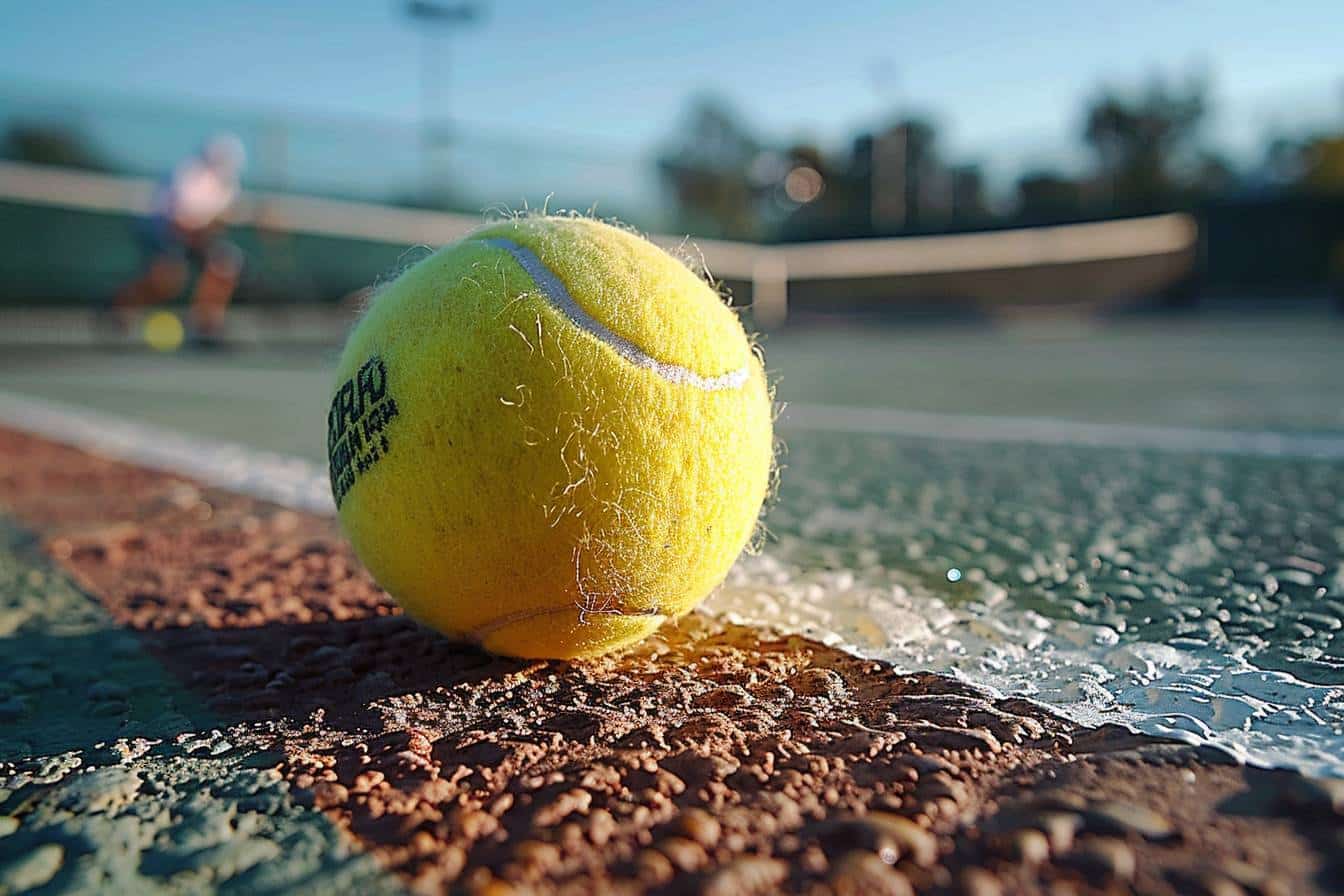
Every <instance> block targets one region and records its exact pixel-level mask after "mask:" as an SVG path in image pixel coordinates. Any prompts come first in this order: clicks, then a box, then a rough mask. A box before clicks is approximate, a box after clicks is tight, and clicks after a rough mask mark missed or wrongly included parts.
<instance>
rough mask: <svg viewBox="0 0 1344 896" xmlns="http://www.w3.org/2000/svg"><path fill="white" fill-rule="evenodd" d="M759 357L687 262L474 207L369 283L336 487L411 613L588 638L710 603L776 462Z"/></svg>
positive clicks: (564, 649)
mask: <svg viewBox="0 0 1344 896" xmlns="http://www.w3.org/2000/svg"><path fill="white" fill-rule="evenodd" d="M771 420H772V411H771V400H770V396H769V391H768V389H767V385H766V380H765V375H764V371H763V370H762V367H761V364H760V361H759V359H758V358H757V357H756V356H755V354H754V353H753V351H752V346H751V344H750V343H749V342H748V340H747V337H746V335H745V334H744V332H743V329H742V325H741V323H740V322H739V321H738V319H737V316H736V315H735V314H734V313H733V311H732V310H731V309H730V308H728V307H727V306H726V305H725V304H724V303H723V301H722V300H721V299H720V297H719V295H718V294H717V293H716V292H715V291H714V290H713V289H712V288H710V286H709V285H708V284H707V283H706V282H705V281H704V280H702V279H701V278H700V277H699V276H697V275H696V274H695V273H694V272H692V271H691V270H690V268H688V267H687V266H686V265H685V264H683V263H682V262H680V261H678V260H677V259H675V258H673V257H672V256H670V255H668V254H667V253H665V252H663V251H662V250H661V249H659V248H657V247H655V246H654V245H653V244H651V243H649V242H647V241H645V240H643V239H641V238H640V237H637V236H635V235H633V234H630V233H627V232H626V231H624V230H620V229H618V228H615V227H612V226H609V225H606V224H602V223H599V222H597V221H593V220H589V219H584V218H572V217H524V218H519V219H516V220H511V221H507V222H504V223H500V224H496V225H493V226H489V227H486V228H484V229H482V230H480V231H478V232H476V233H474V234H472V235H471V236H469V237H467V238H466V239H464V240H462V241H461V242H459V243H456V244H454V245H452V246H449V247H448V248H446V249H444V250H442V251H440V252H439V253H437V254H435V255H433V256H431V257H429V258H426V259H425V260H423V261H421V262H420V263H418V264H416V265H415V266H414V267H412V268H410V269H409V270H407V271H406V272H405V273H404V274H402V275H401V276H400V277H398V278H397V279H396V280H395V281H394V282H392V283H391V284H390V285H389V286H387V287H386V288H385V289H383V290H381V291H380V292H379V293H378V294H377V295H376V296H375V298H374V300H373V302H372V304H371V305H370V307H369V309H368V311H367V312H366V313H365V315H364V317H363V318H362V319H361V321H360V322H359V324H358V325H357V326H356V327H355V329H354V331H353V333H352V334H351V336H350V339H349V341H348V343H347V344H346V347H345V351H344V353H343V354H342V357H341V361H340V367H339V371H338V375H337V378H336V389H335V396H334V398H333V399H332V403H331V410H330V414H329V417H328V453H329V458H330V465H331V483H332V493H333V495H334V497H335V499H336V504H337V507H338V508H339V513H340V518H341V523H342V525H343V527H344V529H345V531H346V532H347V533H348V535H349V536H350V539H351V541H352V542H353V544H354V547H355V550H356V552H357V553H358V555H359V557H360V559H361V560H362V561H363V562H364V564H365V565H366V566H367V567H368V568H369V570H370V571H371V572H372V573H373V575H374V577H375V578H376V579H377V580H378V582H379V583H380V584H381V585H382V586H383V587H384V588H386V589H387V591H388V592H389V593H391V594H392V596H393V597H394V598H396V600H397V601H398V602H399V603H400V604H401V605H402V606H403V607H404V608H405V609H406V610H407V612H409V613H410V614H411V615H412V616H414V617H416V618H417V619H419V620H421V621H422V622H425V623H426V624H428V625H431V626H433V627H435V628H437V629H439V630H441V631H443V632H446V633H449V634H451V635H454V636H459V637H462V638H466V639H470V640H472V641H475V642H478V643H480V644H482V645H484V647H485V648H486V649H489V650H492V651H495V652H498V653H505V654H511V655H515V656H523V657H560V658H568V657H581V656H592V655H596V654H600V653H603V652H605V651H607V650H611V649H613V648H616V647H619V646H621V645H625V644H629V643H631V642H634V641H636V640H638V639H640V638H642V637H644V636H645V635H647V634H649V633H650V632H652V631H653V630H654V629H656V628H657V627H658V626H659V625H660V624H661V623H662V622H663V621H664V620H666V619H668V618H672V617H676V616H679V615H681V614H683V613H685V612H687V611H688V610H690V609H691V608H692V607H694V606H695V605H696V604H697V603H699V601H700V600H701V599H703V598H704V597H705V596H706V595H707V594H708V593H709V592H710V591H711V590H712V589H713V588H714V587H715V586H716V585H717V584H718V583H719V582H720V581H722V579H723V578H724V576H725V575H726V574H727V572H728V569H729V568H730V567H731V565H732V563H733V561H734V559H735V558H736V557H737V555H738V553H739V552H740V551H741V550H742V548H743V546H744V545H745V544H746V543H747V541H748V540H749V539H750V537H751V535H752V533H753V531H754V529H755V526H756V521H757V516H758V514H759V512H760V508H761V504H762V501H763V499H764V498H765V494H766V490H767V486H768V482H769V479H770V471H771V465H772V460H773V444H772V442H773V440H772V435H771Z"/></svg>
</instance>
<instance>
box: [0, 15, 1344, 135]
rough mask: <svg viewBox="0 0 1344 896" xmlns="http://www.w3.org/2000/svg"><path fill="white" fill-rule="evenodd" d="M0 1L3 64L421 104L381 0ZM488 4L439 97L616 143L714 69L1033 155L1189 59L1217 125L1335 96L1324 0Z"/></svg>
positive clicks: (1335, 63) (313, 106) (1339, 22)
mask: <svg viewBox="0 0 1344 896" xmlns="http://www.w3.org/2000/svg"><path fill="white" fill-rule="evenodd" d="M0 2H3V6H4V7H5V8H4V12H3V18H4V19H5V20H6V27H5V28H4V29H3V30H2V31H0V86H3V83H4V82H27V83H38V84H53V85H69V86H73V87H76V88H79V89H84V88H87V89H96V90H101V91H108V90H110V91H115V92H119V93H122V92H124V93H127V94H131V95H137V96H148V97H158V98H172V99H189V100H192V101H197V100H202V101H206V102H222V103H237V104H243V105H252V104H265V105H268V106H272V107H280V108H282V109H295V110H301V111H306V112H312V113H319V114H324V115H325V114H333V115H336V116H347V115H348V116H355V117H366V116H367V117H379V118H391V119H399V120H405V121H414V120H415V119H416V118H417V116H418V114H419V109H420V92H419V77H420V70H421V69H420V67H421V49H422V47H421V43H420V40H419V38H418V35H417V33H416V32H415V31H414V30H413V29H412V27H411V26H410V25H409V24H408V23H407V22H406V21H405V19H404V17H403V16H401V15H400V4H398V3H395V2H393V0H363V2H353V0H324V2H319V0H270V2H256V0H235V2H230V3H184V2H181V0H145V2H135V0H124V2H107V3H102V2H100V3H93V2H88V3H73V2H61V0H49V2H43V3H20V2H18V0H0ZM484 2H485V4H486V6H487V7H488V13H487V16H486V18H485V21H484V22H483V23H482V24H480V25H478V26H476V27H474V28H472V29H471V30H469V31H465V32H462V33H460V34H457V35H455V36H454V37H452V38H451V39H450V40H449V41H448V43H447V46H448V48H449V59H448V67H447V77H448V90H449V93H448V98H449V101H450V106H451V112H452V115H453V116H454V118H455V119H457V120H458V121H461V122H463V123H464V125H466V126H468V127H470V126H476V127H482V128H489V129H491V130H493V131H496V132H501V133H506V134H516V135H527V134H529V133H536V134H539V135H570V136H572V137H573V138H576V139H579V140H581V141H584V142H586V143H591V144H595V145H597V146H605V147H610V148H612V149H616V150H621V151H628V150H639V149H644V148H647V147H648V146H649V145H650V144H652V143H653V142H654V141H656V140H657V139H658V138H660V137H661V136H662V135H664V134H665V133H667V132H668V131H669V129H671V127H672V126H673V124H674V122H675V120H676V118H677V115H678V113H679V112H680V111H681V109H682V108H683V106H684V103H685V101H686V99H687V97H688V96H689V95H691V94H692V93H694V92H697V91H701V90H712V91H715V92H717V93H720V94H722V95H724V96H726V97H727V98H729V99H730V100H731V101H733V102H734V103H735V104H736V105H737V106H738V107H739V108H740V109H741V111H742V112H743V114H744V116H745V117H746V118H747V119H748V120H749V121H750V122H751V123H752V124H753V125H755V126H756V127H758V128H759V129H761V130H762V131H763V132H765V133H766V134H768V135H772V136H776V137H780V138H791V137H795V136H806V137H810V138H813V139H819V140H821V141H823V142H829V143H832V144H835V143H837V142H839V141H841V140H843V139H844V138H846V137H847V136H848V135H849V134H851V133H852V132H854V131H855V130H856V129H858V128H861V127H863V126H865V125H868V124H871V123H872V122H874V121H876V120H878V119H881V118H884V117H887V116H886V113H887V112H889V110H891V109H893V108H917V109H922V110H928V111H932V112H934V113H936V116H937V118H938V120H939V121H940V122H941V124H942V125H943V127H944V129H945V131H946V133H947V135H948V139H949V142H950V144H951V146H952V148H953V149H954V150H956V151H957V152H958V153H961V154H964V155H968V156H972V157H977V158H986V159H992V158H993V157H994V156H995V155H996V153H1009V154H1013V155H1022V154H1023V153H1024V152H1025V153H1028V154H1029V153H1030V152H1031V151H1032V149H1031V148H1032V147H1033V146H1040V147H1043V148H1048V147H1050V146H1052V145H1057V144H1060V143H1064V142H1067V139H1068V138H1069V137H1070V136H1071V135H1073V134H1075V133H1076V131H1077V118H1078V114H1079V108H1080V104H1081V102H1082V100H1083V98H1084V97H1085V96H1087V95H1088V94H1089V93H1090V92H1091V91H1092V90H1093V89H1094V88H1095V86H1096V85H1097V84H1098V83H1100V82H1104V81H1105V82H1115V83H1129V82H1134V81H1137V80H1139V79H1141V78H1143V77H1144V76H1145V75H1146V74H1147V73H1149V72H1152V71H1154V70H1164V71H1167V72H1170V73H1177V74H1179V73H1181V72H1184V71H1188V70H1190V69H1191V67H1194V66H1203V67H1204V68H1206V69H1207V70H1208V72H1209V73H1210V75H1211V76H1212V79H1213V83H1214V85H1215V96H1216V98H1217V100H1218V101H1219V103H1220V105H1221V106H1222V108H1223V114H1222V115H1221V116H1220V117H1219V118H1218V119H1216V128H1217V130H1218V132H1219V134H1220V136H1224V137H1226V138H1227V140H1228V141H1230V142H1233V143H1235V142H1237V141H1239V140H1240V141H1245V142H1249V141H1250V139H1251V138H1253V137H1254V136H1257V135H1258V134H1259V133H1261V132H1262V131H1263V130H1264V129H1265V128H1266V127H1267V126H1269V125H1270V124H1272V123H1274V122H1276V121H1277V122H1278V123H1281V124H1284V125H1288V126H1291V125H1293V124H1295V123H1296V122H1297V121H1299V120H1301V119H1304V118H1313V117H1314V118H1320V117H1322V116H1324V115H1326V114H1327V113H1336V114H1338V116H1339V117H1340V118H1344V113H1340V112H1339V110H1344V49H1341V48H1344V4H1341V3H1340V0H1319V2H1315V0H1312V2H1297V3H1289V2H1278V3H1265V2H1263V0H1259V2H1244V0H1222V2H1216V0H1165V2H1149V0H1136V2H1130V3H1096V4H1080V3H1077V2H1059V0H1037V2H1031V3H1028V2H982V3H970V2H959V0H950V2H899V0H892V2H886V3H877V2H856V0H830V2H824V3H816V2H797V0H773V2H768V3H757V2H751V3H748V2H732V0H719V2H701V0H685V2H659V3H634V2H592V3H582V2H562V0H549V2H534V0H484ZM1087 6H1091V7H1093V8H1091V9H1086V10H1084V9H1083V7H1087ZM1080 10H1081V11H1080Z"/></svg>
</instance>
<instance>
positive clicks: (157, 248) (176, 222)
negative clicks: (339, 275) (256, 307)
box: [112, 134, 245, 343]
mask: <svg viewBox="0 0 1344 896" xmlns="http://www.w3.org/2000/svg"><path fill="white" fill-rule="evenodd" d="M244 160H245V154H244V151H243V145H242V143H241V142H239V140H238V138H237V137H234V136H233V135H231V134H223V135H219V136H216V137H212V138H211V139H210V140H209V141H207V142H206V144H205V145H204V146H203V147H202V148H201V150H200V152H199V153H197V154H196V155H194V156H192V157H191V158H189V159H187V160H185V161H183V162H182V163H181V164H179V165H178V166H177V168H176V170H174V171H173V174H172V177H171V178H169V179H168V180H167V181H165V182H164V183H163V184H161V185H160V186H159V188H158V189H157V190H156V191H155V194H154V200H153V203H152V205H151V207H150V213H149V217H148V218H146V219H145V221H144V222H143V227H142V231H141V234H140V238H141V245H142V248H143V251H144V263H143V267H142V269H141V272H140V273H139V274H138V275H137V276H136V278H135V279H134V280H132V281H131V282H130V283H128V284H126V286H124V287H122V289H121V290H120V291H119V292H118V293H117V294H116V296H115V298H114V299H113V300H112V310H113V312H114V313H115V314H116V315H117V316H118V317H119V318H124V316H125V315H126V314H127V313H129V312H130V311H131V310H132V309H134V308H139V307H143V306H145V305H152V304H157V303H160V302H166V301H169V300H170V299H172V298H174V297H175V296H176V295H177V294H178V293H179V292H181V290H182V286H183V284H184V283H185V282H186V279H187V274H188V272H189V269H188V263H191V264H194V265H196V266H197V267H198V268H199V269H200V276H199V277H198V278H197V280H196V288H195V290H194V292H193V293H192V297H191V315H190V318H189V323H190V326H191V330H192V333H193V336H194V337H195V338H196V339H197V340H198V341H200V342H204V343H213V342H215V341H217V340H218V338H219V336H220V333H221V331H222V329H223V325H224V312H225V311H226V310H227V309H228V307H229V300H230V299H232V298H233V291H234V288H235V287H236V286H237V285H238V275H239V274H240V273H241V271H242V266H243V255H242V252H240V251H239V249H238V247H237V246H235V245H234V244H233V243H231V242H229V241H228V240H227V239H226V238H225V236H224V215H225V214H226V213H227V212H228V210H229V209H230V208H231V207H232V206H233V204H234V202H235V201H237V199H238V192H239V184H238V176H239V174H240V173H241V171H242V168H243V164H244Z"/></svg>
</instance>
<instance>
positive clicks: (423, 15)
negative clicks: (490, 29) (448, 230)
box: [404, 0, 481, 200]
mask: <svg viewBox="0 0 1344 896" xmlns="http://www.w3.org/2000/svg"><path fill="white" fill-rule="evenodd" d="M404 9H405V12H406V16H407V17H408V18H409V19H410V20H411V21H412V22H413V23H414V24H416V25H417V26H419V27H420V28H421V33H422V34H423V35H424V39H423V41H422V42H421V44H420V62H421V65H420V141H421V147H420V151H421V166H422V171H421V178H422V180H423V183H422V184H421V193H422V198H423V199H426V200H431V199H432V198H433V196H434V193H435V192H436V188H438V189H441V188H442V184H443V183H444V182H445V180H446V178H445V177H443V175H446V173H447V166H446V164H442V163H443V162H444V161H445V160H444V159H443V158H442V151H443V150H444V149H446V148H447V145H448V137H449V134H448V119H447V115H446V114H445V109H444V94H445V91H444V85H443V82H444V73H445V71H444V70H445V68H446V62H447V56H448V53H447V43H448V42H447V35H448V32H449V31H450V30H451V29H453V28H455V27H463V26H466V25H474V24H475V23H476V22H478V21H479V20H480V18H481V7H480V6H479V5H477V4H475V3H470V2H467V3H436V2H434V0H406V4H405V6H404Z"/></svg>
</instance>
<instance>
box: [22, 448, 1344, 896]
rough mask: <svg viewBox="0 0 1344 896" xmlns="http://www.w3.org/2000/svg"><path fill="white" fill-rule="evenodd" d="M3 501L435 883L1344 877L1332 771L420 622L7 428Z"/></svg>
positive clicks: (364, 581) (696, 633)
mask: <svg viewBox="0 0 1344 896" xmlns="http://www.w3.org/2000/svg"><path fill="white" fill-rule="evenodd" d="M0 506H2V507H3V508H5V510H6V512H8V513H10V514H12V515H13V516H15V517H17V518H18V519H19V520H20V521H21V523H22V524H24V525H26V526H28V527H29V528H31V529H33V530H34V531H36V532H37V533H38V534H39V535H40V536H41V537H42V538H43V539H44V544H45V545H46V548H47V550H48V552H49V553H50V554H51V556H52V557H53V558H55V560H57V561H58V562H59V563H60V564H62V565H63V566H64V567H65V568H66V569H67V570H68V571H69V572H70V573H71V574H72V575H73V576H74V577H75V579H76V580H77V581H78V582H79V583H80V584H81V586H82V587H83V588H84V589H85V590H86V591H87V592H88V593H89V594H90V595H91V597H92V598H93V599H95V600H97V601H100V602H101V603H102V604H103V605H104V606H105V607H106V608H107V609H108V610H109V611H110V612H111V613H112V614H113V616H114V617H115V618H116V619H117V620H118V621H120V622H121V623H123V624H124V625H126V626H127V627H128V628H131V629H134V630H136V631H139V632H141V633H142V637H143V640H144V643H145V644H146V646H147V648H148V649H149V650H150V651H151V652H152V653H153V654H154V655H155V656H157V657H158V658H159V660H160V661H161V662H162V663H163V664H164V665H165V666H166V667H168V668H169V669H170V670H172V671H173V672H174V673H175V674H176V675H177V676H178V677H180V679H181V680H182V681H183V682H185V683H186V684H187V685H188V686H189V687H191V688H192V689H194V690H195V691H197V692H198V693H200V694H201V695H203V696H204V697H205V698H206V699H207V700H208V702H209V703H210V705H211V706H212V708H213V709H214V710H215V711H216V712H217V713H219V714H220V715H221V716H223V717H224V719H225V720H227V721H230V722H253V723H258V724H261V725H262V726H263V728H264V729H265V730H267V731H270V732H271V737H272V739H273V741H274V743H273V744H272V747H273V748H274V749H276V750H278V751H280V755H283V757H284V758H283V761H281V762H280V768H281V771H282V773H283V774H284V775H285V776H286V777H287V779H288V780H289V781H290V782H291V784H292V785H293V787H294V789H295V792H296V794H298V796H299V798H300V799H302V800H304V801H306V802H308V803H310V804H312V805H313V806H315V807H316V808H317V809H319V810H321V811H323V812H325V813H326V814H327V815H328V816H329V817H331V818H332V819H334V820H335V821H336V822H337V823H338V824H340V825H341V826H342V827H343V828H344V829H345V830H346V831H348V833H349V835H350V836H351V837H352V838H354V839H355V840H356V841H358V842H359V843H360V844H362V845H363V846H364V847H365V848H367V849H368V850H370V851H371V852H373V853H374V854H375V855H376V856H377V857H378V858H379V859H380V861H381V862H382V863H383V864H384V865H385V866H386V867H388V868H390V869H392V870H394V871H396V872H398V873H399V874H401V875H403V876H404V877H405V878H406V879H407V880H408V881H410V882H412V883H413V884H414V885H415V886H416V887H417V888H419V889H422V890H424V891H427V892H437V891H440V890H442V889H445V888H459V889H463V890H467V891H474V892H489V893H509V892H520V891H521V892H567V893H590V892H594V891H612V892H643V891H648V890H653V891H658V892H704V893H715V894H720V893H721V894H729V893H751V892H758V893H773V892H778V891H802V892H815V893H842V894H848V893H854V894H858V893H865V894H867V893H891V894H902V893H909V892H967V893H976V894H996V893H1007V892H1024V893H1037V892H1039V893H1051V894H1063V893H1073V892H1080V893H1081V892H1087V893H1094V892H1095V893H1111V892H1128V891H1131V890H1134V891H1141V892H1146V893H1190V892H1205V893H1217V894H1236V893H1243V892H1245V893H1262V894H1275V893H1301V892H1316V891H1326V890H1330V889H1333V888H1338V887H1341V886H1344V868H1341V858H1340V857H1341V856H1344V786H1341V782H1337V781H1312V780H1309V779H1305V778H1302V777H1300V776H1297V775H1293V774H1288V773H1276V772H1268V771H1259V770H1253V769H1246V768H1242V767H1239V766H1236V765H1233V764H1228V763H1226V762H1223V761H1221V760H1220V758H1219V756H1218V754H1216V753H1214V752H1212V751H1210V750H1205V749H1196V748H1191V747H1186V746H1180V745H1175V744H1166V743H1162V742H1159V741H1155V740H1153V739H1150V738H1142V737H1137V736H1133V735H1130V734H1127V733H1126V732H1123V731H1121V730H1119V729H1113V728H1103V729H1082V728H1079V727H1078V726H1075V725H1073V724H1071V723H1068V722H1066V721H1064V720H1062V719H1060V718H1058V717H1056V716H1054V715H1052V714H1051V713H1050V712H1049V711H1047V710H1045V709H1044V708H1042V707H1040V706H1037V705H1035V704H1033V703H1030V702H1028V701H1024V700H994V699H990V698H989V697H987V696H986V695H985V694H983V693H981V692H979V691H978V690H976V689H975V688H973V687H970V686H967V685H965V684H961V683H958V682H955V681H953V680H950V679H948V678H944V677H940V676H936V675H931V674H902V673H899V672H897V671H895V670H894V669H892V668H891V667H889V666H887V665H885V664H882V663H877V662H872V661H868V660H863V659H860V658H857V657H854V656H850V655H848V654H845V653H843V652H840V651H838V650H834V649H832V648H829V647H826V646H823V645H821V644H818V643H816V642H813V641H809V640H807V639H804V638H798V637H779V636H775V635H772V634H770V633H767V632H764V631H760V630H756V629H749V628H744V627H740V626H733V625H728V624H726V623H723V622H721V621H718V620H716V619H714V618H712V617H710V616H706V615H701V614H694V615H692V616H691V617H689V618H687V619H685V620H683V621H682V622H680V623H679V624H676V625H672V626H668V627H666V628H665V629H664V630H663V631H662V632H661V633H660V634H659V635H658V636H656V637H654V638H651V639H649V640H648V641H646V642H645V643H643V644H641V645H639V646H637V647H636V648H634V649H633V650H631V651H629V652H626V653H624V654H621V655H618V656H615V657H608V658H605V659H602V660H598V661H593V662H585V663H570V664H567V663H559V662H556V663H542V662H519V661H513V660H506V659H500V658H495V657H491V656H488V655H486V654H483V653H481V652H479V651H478V650H476V649H474V648H471V647H467V646H462V645H457V644H453V643H450V642H448V641H446V640H445V639H443V638H441V637H439V636H437V635H434V634H433V633H430V632H427V631H425V630H423V629H421V628H419V627H417V626H416V625H415V624H413V623H411V622H410V621H409V620H407V619H406V618H405V617H403V616H401V615H400V613H399V612H398V610H397V609H396V607H395V606H393V605H392V604H391V603H390V602H389V601H388V599H387V597H386V596H385V595H384V594H383V593H382V592H381V591H380V590H379V589H378V588H377V587H376V586H375V585H374V583H373V582H372V581H371V580H370V579H369V577H368V576H367V574H365V573H364V572H363V571H362V570H361V569H360V568H359V567H358V565H357V563H356V561H355V560H354V559H353V557H352V555H351V553H350V551H349V549H348V547H347V546H346V545H345V543H344V541H343V540H342V539H341V538H340V537H339V534H338V533H337V532H336V531H335V529H334V526H333V523H332V522H331V521H330V520H327V519H324V518H319V517H314V516H310V515H306V514H300V513H294V512H292V511H288V510H284V509H281V508H278V507H275V506H273V505H268V504H265V503H262V502H258V501H254V500H251V499H248V498H244V497H241V496H238V495H232V494H228V493H224V492H220V491H217V490H212V489H209V488H206V487H203V486H199V485H197V484H194V483H192V482H189V481H187V480H184V479H181V478H178V477H174V476H171V475H166V474H161V473H157V472H152V471H146V470H141V469H137V468H135V467H132V466H129V465H126V464H122V463H118V462H113V461H109V460H105V459H100V458H96V457H93V456H90V455H88V454H85V453H82V452H80V451H77V450H74V449H71V448H66V447H62V446H59V445H54V444H51V443H48V442H44V441H41V440H39V439H36V438H34V437H31V436H27V435H23V434H20V433H16V432H12V431H6V430H3V429H0Z"/></svg>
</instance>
